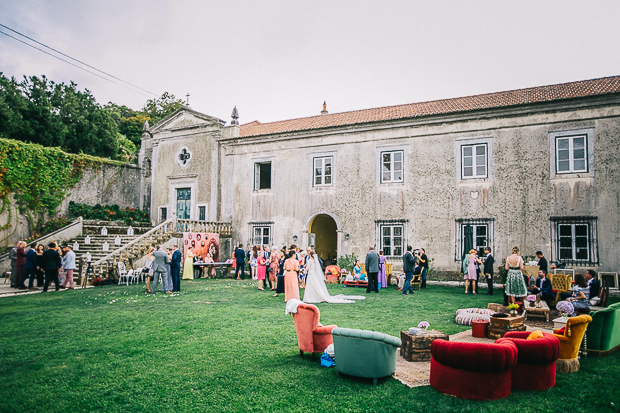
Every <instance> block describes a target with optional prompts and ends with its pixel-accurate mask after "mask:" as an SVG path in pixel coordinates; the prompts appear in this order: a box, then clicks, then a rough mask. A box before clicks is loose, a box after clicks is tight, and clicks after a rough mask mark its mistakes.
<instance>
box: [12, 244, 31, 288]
mask: <svg viewBox="0 0 620 413" xmlns="http://www.w3.org/2000/svg"><path fill="white" fill-rule="evenodd" d="M25 248H26V243H25V242H24V241H19V242H18V244H17V252H16V255H17V261H16V262H17V277H16V278H15V287H16V288H19V289H20V290H26V289H28V287H26V285H25V284H24V282H25V281H26V250H25Z"/></svg>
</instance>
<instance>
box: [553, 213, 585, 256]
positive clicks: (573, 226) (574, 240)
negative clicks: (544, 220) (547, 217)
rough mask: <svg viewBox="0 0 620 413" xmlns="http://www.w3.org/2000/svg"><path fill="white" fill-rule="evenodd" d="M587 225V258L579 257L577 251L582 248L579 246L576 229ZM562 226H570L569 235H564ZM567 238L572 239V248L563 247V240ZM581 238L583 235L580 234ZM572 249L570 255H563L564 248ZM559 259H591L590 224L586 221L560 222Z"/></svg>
mask: <svg viewBox="0 0 620 413" xmlns="http://www.w3.org/2000/svg"><path fill="white" fill-rule="evenodd" d="M578 226H579V227H585V229H586V235H585V238H586V247H585V248H586V253H587V256H586V258H577V253H578V250H579V249H580V248H578V247H577V238H578V236H577V233H576V231H575V229H576V227H578ZM562 228H570V235H569V236H568V237H566V236H562ZM566 238H569V239H570V244H571V246H570V248H563V247H562V241H563V240H564V239H566ZM579 238H583V236H579ZM567 249H570V255H571V256H570V257H563V256H562V250H567ZM558 259H560V260H571V261H590V225H589V224H588V223H585V222H581V223H572V224H571V223H561V224H560V223H558Z"/></svg>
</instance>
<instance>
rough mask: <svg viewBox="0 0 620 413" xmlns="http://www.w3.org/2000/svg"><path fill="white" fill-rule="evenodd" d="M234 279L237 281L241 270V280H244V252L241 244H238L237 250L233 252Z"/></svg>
mask: <svg viewBox="0 0 620 413" xmlns="http://www.w3.org/2000/svg"><path fill="white" fill-rule="evenodd" d="M235 266H236V267H237V268H235V279H237V280H238V279H239V270H241V279H242V280H243V279H244V278H245V252H244V251H243V244H239V248H237V249H236V250H235Z"/></svg>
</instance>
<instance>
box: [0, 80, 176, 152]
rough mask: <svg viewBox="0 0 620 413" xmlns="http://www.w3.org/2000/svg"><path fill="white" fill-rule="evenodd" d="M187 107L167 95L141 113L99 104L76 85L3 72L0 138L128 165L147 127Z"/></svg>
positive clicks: (147, 104)
mask: <svg viewBox="0 0 620 413" xmlns="http://www.w3.org/2000/svg"><path fill="white" fill-rule="evenodd" d="M182 106H183V101H182V100H180V99H177V98H176V97H175V96H174V95H173V94H170V93H168V92H164V93H163V94H162V96H161V97H159V98H156V99H150V100H148V101H147V102H146V103H145V104H144V107H143V108H142V110H140V111H135V110H133V109H131V108H129V107H127V106H124V105H117V104H115V103H112V102H110V103H108V104H107V105H105V106H102V105H100V104H98V103H97V101H96V99H95V97H94V96H93V95H92V94H91V92H90V91H89V90H87V89H86V90H84V91H80V90H78V88H77V84H75V83H74V82H71V83H69V84H64V83H55V82H53V81H51V80H49V79H47V78H46V77H45V76H41V77H37V76H30V77H26V76H24V79H23V80H22V81H19V82H18V81H17V80H16V79H15V78H10V79H9V78H7V77H5V76H4V74H3V73H2V72H0V136H1V137H4V138H8V139H15V140H19V141H23V142H29V143H37V144H40V145H43V146H48V147H59V148H61V149H62V150H63V151H66V152H70V153H85V154H88V155H94V156H100V157H104V158H110V159H116V160H123V161H125V162H130V161H132V160H133V159H135V155H136V152H137V148H138V147H139V146H140V138H141V136H142V127H143V125H144V122H145V121H149V122H150V123H151V124H155V123H157V122H159V121H160V120H161V119H163V118H164V117H166V116H168V115H169V114H170V113H172V112H174V111H175V110H177V109H178V108H180V107H182Z"/></svg>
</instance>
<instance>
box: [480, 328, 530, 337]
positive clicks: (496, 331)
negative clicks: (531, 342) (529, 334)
mask: <svg viewBox="0 0 620 413" xmlns="http://www.w3.org/2000/svg"><path fill="white" fill-rule="evenodd" d="M526 328H527V327H526V326H525V325H520V326H517V327H502V326H499V327H498V326H495V327H493V326H489V330H488V334H489V335H488V337H489V338H492V339H495V340H497V339H498V338H502V337H504V334H506V333H507V332H509V331H525V330H526Z"/></svg>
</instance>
